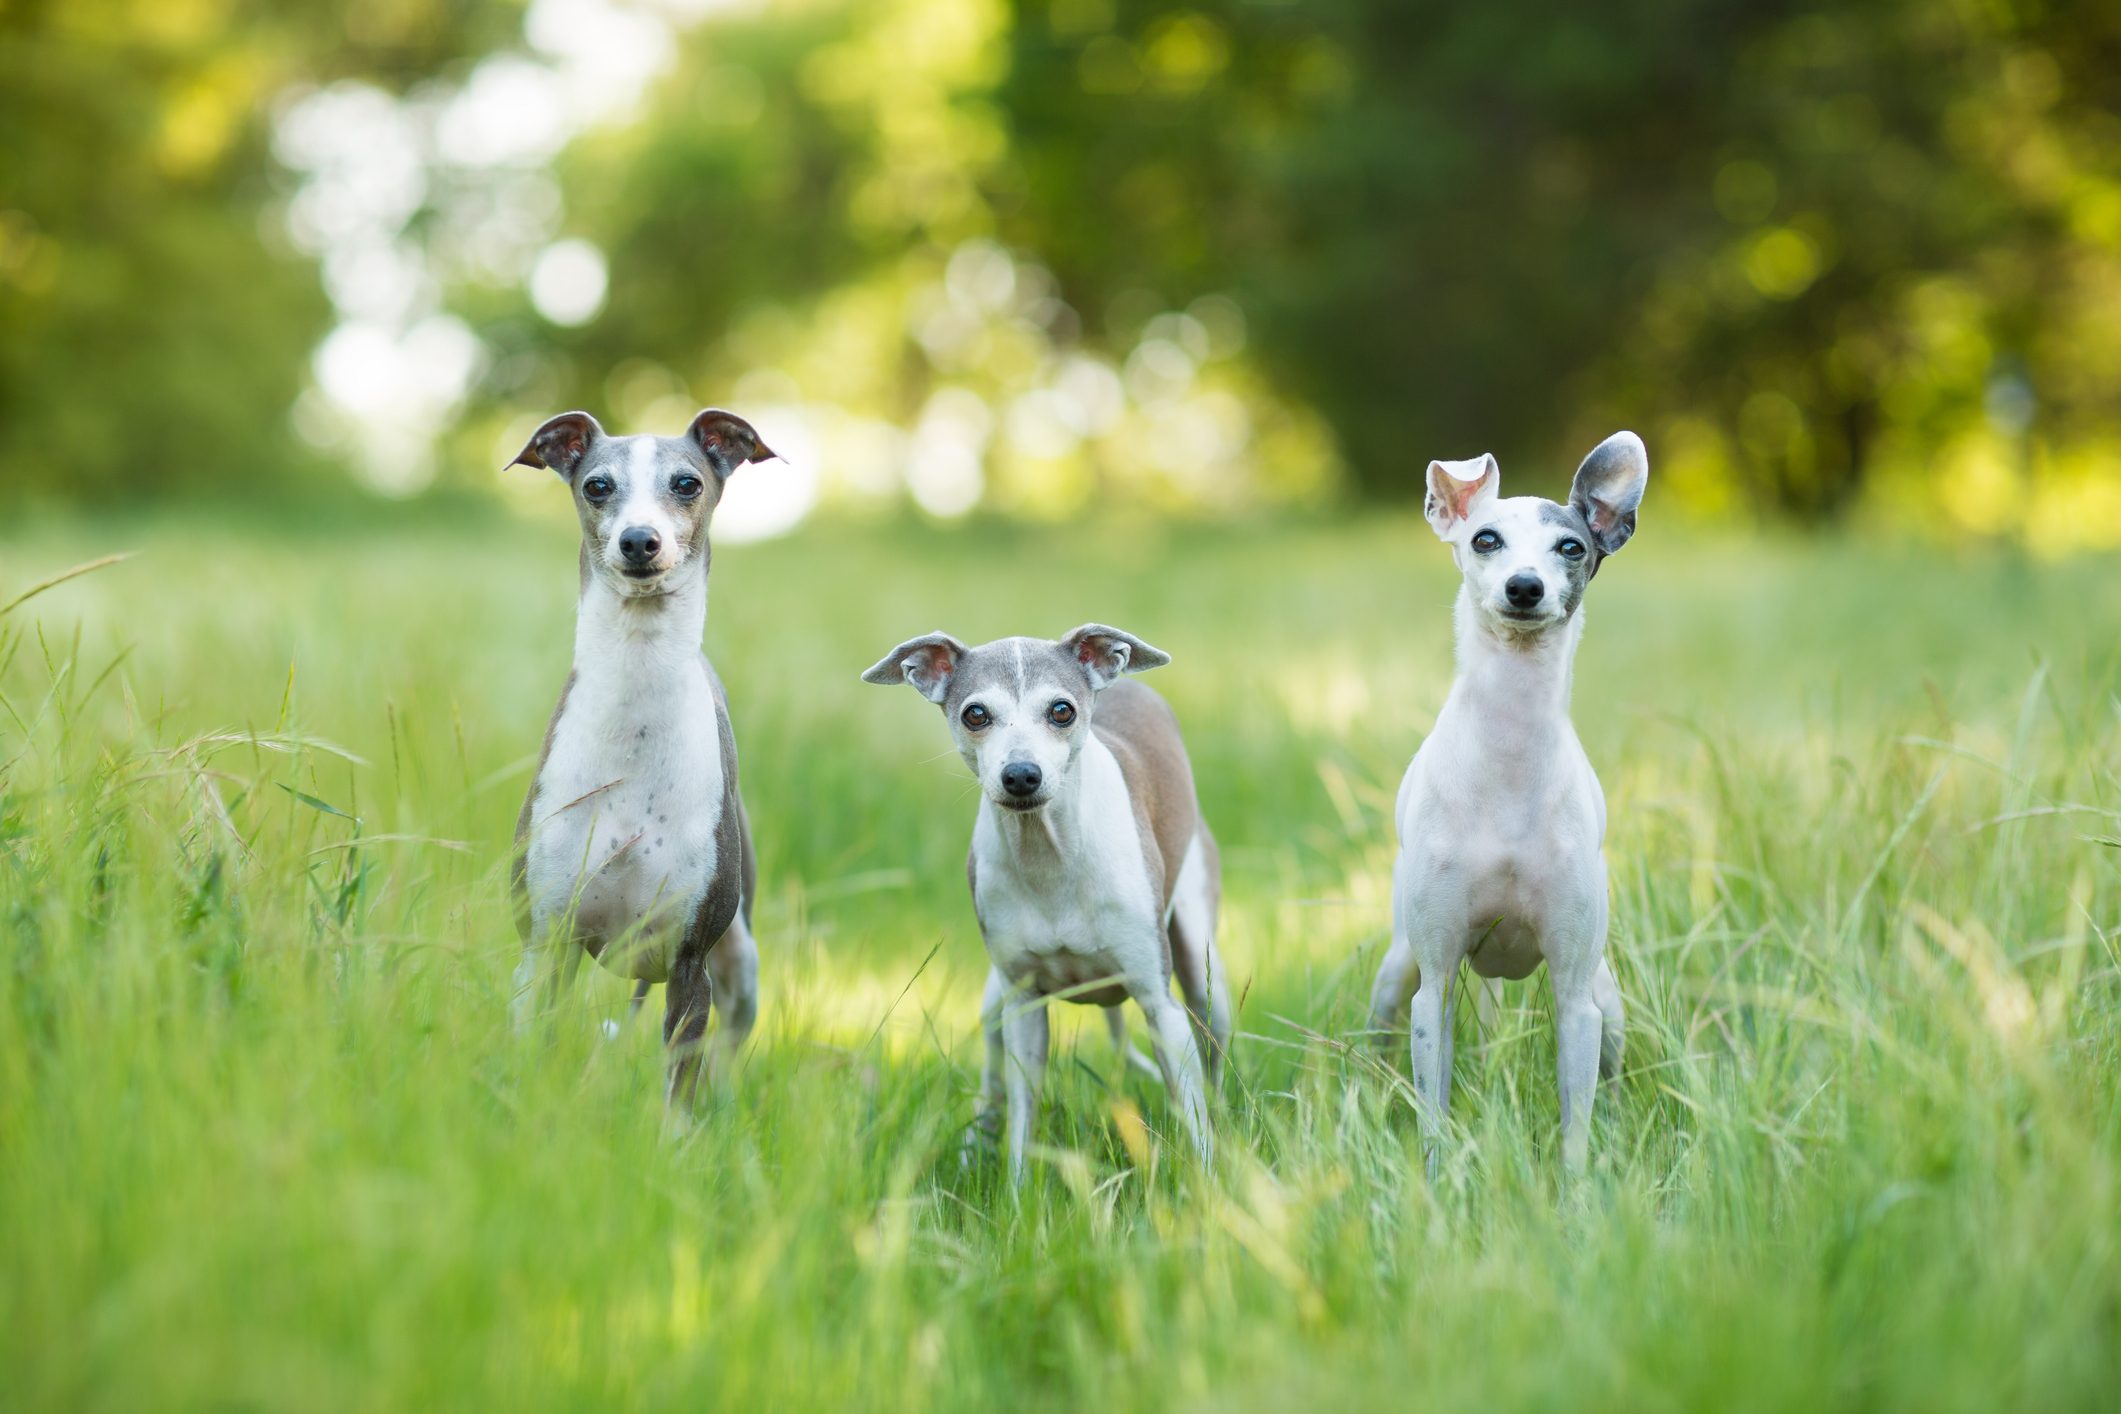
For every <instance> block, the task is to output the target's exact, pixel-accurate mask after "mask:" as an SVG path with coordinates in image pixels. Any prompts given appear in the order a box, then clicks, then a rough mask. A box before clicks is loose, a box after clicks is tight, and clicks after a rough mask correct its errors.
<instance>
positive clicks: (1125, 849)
mask: <svg viewBox="0 0 2121 1414" xmlns="http://www.w3.org/2000/svg"><path fill="white" fill-rule="evenodd" d="M1080 772H1081V775H1080V782H1079V787H1078V788H1079V790H1080V792H1081V796H1080V799H1079V800H1077V801H1075V802H1074V804H1075V806H1076V809H1075V812H1074V814H1073V820H1072V822H1071V823H1069V824H1066V825H1056V826H1055V827H1053V830H1052V833H1051V834H1050V835H1047V834H1046V833H1045V832H1046V831H1047V829H1048V828H1049V826H1048V823H1047V822H1045V821H1041V820H1027V821H1021V822H1019V821H1016V820H1006V819H1002V818H1000V811H1001V807H999V806H996V805H994V804H992V803H985V804H982V806H981V808H980V814H979V819H978V822H977V823H976V824H975V825H974V827H973V835H972V848H973V855H974V859H975V864H976V877H977V881H978V883H977V887H976V889H975V891H974V897H975V900H976V902H977V904H978V907H979V915H980V921H981V926H982V928H983V929H984V931H985V933H986V938H987V950H988V953H989V955H990V956H991V957H992V958H993V960H994V965H995V967H996V968H997V969H999V970H1000V972H1001V974H1002V975H1003V976H1004V977H1006V978H1007V979H1008V980H1009V981H1010V982H1011V983H1013V984H1015V985H1016V986H1018V987H1021V988H1024V989H1026V990H1028V991H1031V992H1033V993H1040V994H1045V995H1051V994H1053V993H1055V992H1063V991H1071V990H1072V989H1086V988H1087V989H1088V990H1083V991H1074V992H1073V996H1074V998H1075V999H1087V998H1089V997H1092V996H1098V995H1100V994H1101V993H1102V992H1103V991H1104V989H1103V988H1094V987H1090V986H1089V984H1093V983H1100V982H1105V983H1109V982H1111V981H1112V980H1113V979H1116V978H1119V977H1152V976H1157V975H1159V974H1161V973H1162V972H1163V971H1164V958H1163V956H1162V953H1163V947H1162V942H1161V939H1162V936H1163V932H1162V928H1163V918H1162V917H1161V912H1162V910H1161V908H1160V907H1159V905H1160V899H1159V898H1158V897H1157V893H1156V891H1155V890H1154V889H1152V888H1151V887H1150V881H1149V872H1148V866H1147V864H1146V862H1145V855H1144V853H1143V849H1142V839H1141V831H1140V827H1139V825H1138V824H1137V822H1136V820H1135V816H1134V807H1133V805H1132V804H1131V802H1130V801H1129V799H1128V795H1127V784H1126V780H1125V778H1124V777H1123V776H1122V775H1121V772H1120V768H1119V762H1118V761H1117V760H1116V759H1115V758H1114V757H1113V755H1112V753H1111V751H1110V750H1108V749H1107V748H1106V747H1105V746H1104V745H1103V743H1101V742H1096V741H1093V742H1092V743H1091V745H1090V746H1088V747H1086V748H1085V750H1084V752H1083V760H1082V763H1081V768H1080ZM1048 809H1049V811H1050V810H1051V809H1052V807H1048ZM1017 830H1022V831H1024V832H1026V833H1028V834H1030V835H1032V836H1033V838H1031V839H1029V840H1027V841H1026V842H1025V844H1024V845H1023V846H1022V847H1020V848H1013V847H1012V846H1011V843H1010V842H1009V840H1008V839H1006V838H1005V835H1004V832H1005V831H1017Z"/></svg>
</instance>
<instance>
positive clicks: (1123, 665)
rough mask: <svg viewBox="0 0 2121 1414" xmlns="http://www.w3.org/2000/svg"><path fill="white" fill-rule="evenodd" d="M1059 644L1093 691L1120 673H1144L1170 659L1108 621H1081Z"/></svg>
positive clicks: (1114, 679) (1112, 680)
mask: <svg viewBox="0 0 2121 1414" xmlns="http://www.w3.org/2000/svg"><path fill="white" fill-rule="evenodd" d="M1060 644H1061V647H1063V648H1065V649H1067V650H1068V651H1069V652H1070V653H1072V654H1074V655H1075V661H1076V662H1078V663H1081V664H1082V665H1083V670H1084V671H1085V672H1087V673H1089V674H1090V687H1091V690H1092V691H1095V692H1102V691H1104V690H1105V689H1106V688H1108V687H1110V686H1111V685H1112V684H1113V683H1114V682H1117V681H1118V680H1119V676H1120V674H1121V673H1146V672H1148V671H1149V669H1151V668H1161V667H1162V666H1163V665H1164V664H1166V663H1168V662H1170V661H1171V655H1170V654H1169V653H1166V652H1164V650H1163V649H1161V648H1153V647H1151V646H1150V645H1149V644H1146V643H1144V642H1142V641H1141V640H1140V639H1138V638H1136V637H1135V636H1134V635H1133V634H1131V633H1128V632H1126V631H1125V630H1124V629H1116V628H1113V627H1112V626H1111V625H1109V624H1084V625H1083V626H1082V627H1081V628H1079V629H1077V630H1076V631H1075V632H1073V633H1071V634H1069V635H1068V636H1067V637H1066V638H1063V639H1062V640H1061V641H1060Z"/></svg>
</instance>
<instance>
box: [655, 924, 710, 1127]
mask: <svg viewBox="0 0 2121 1414" xmlns="http://www.w3.org/2000/svg"><path fill="white" fill-rule="evenodd" d="M663 992H664V998H663V1044H664V1045H665V1046H667V1047H669V1049H670V1088H669V1089H668V1090H667V1091H666V1092H665V1100H666V1102H667V1103H668V1104H670V1105H672V1106H683V1107H684V1108H686V1109H690V1108H691V1107H692V1103H693V1099H694V1093H695V1091H696V1090H697V1088H698V1085H699V1075H700V1048H701V1043H702V1041H703V1039H704V1038H705V1036H706V1035H707V1013H708V1011H709V1010H710V1009H711V1007H712V1006H713V1003H714V982H713V979H711V978H710V977H709V976H708V974H707V964H706V960H705V959H704V958H699V957H691V956H685V957H680V958H679V959H678V960H677V963H676V965H675V966H673V967H672V968H671V969H670V981H669V983H668V985H666V986H665V987H664V988H663Z"/></svg>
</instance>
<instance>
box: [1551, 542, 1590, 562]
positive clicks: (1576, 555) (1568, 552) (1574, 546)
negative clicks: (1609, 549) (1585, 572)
mask: <svg viewBox="0 0 2121 1414" xmlns="http://www.w3.org/2000/svg"><path fill="white" fill-rule="evenodd" d="M1554 548H1555V549H1556V550H1558V551H1560V552H1561V557H1562V558H1563V559H1565V560H1580V559H1582V558H1583V554H1584V550H1583V542H1582V541H1581V540H1577V539H1575V538H1574V537H1571V538H1569V539H1567V540H1564V541H1562V542H1561V543H1560V544H1559V545H1556V546H1555V547H1554Z"/></svg>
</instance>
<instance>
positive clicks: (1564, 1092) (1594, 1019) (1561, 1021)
mask: <svg viewBox="0 0 2121 1414" xmlns="http://www.w3.org/2000/svg"><path fill="white" fill-rule="evenodd" d="M1603 1022H1604V1018H1603V1017H1602V1016H1601V1015H1600V1013H1599V1011H1598V1003H1597V1002H1595V1001H1593V1000H1592V999H1591V989H1590V987H1589V985H1588V979H1586V980H1585V983H1584V984H1582V985H1577V986H1575V987H1573V988H1570V989H1569V990H1567V991H1566V992H1565V991H1564V989H1563V985H1562V979H1561V977H1560V976H1559V975H1558V974H1557V975H1556V977H1555V980H1554V1029H1555V1033H1556V1034H1555V1058H1556V1060H1555V1063H1556V1067H1557V1069H1556V1076H1557V1079H1558V1080H1559V1082H1560V1087H1561V1159H1562V1163H1563V1165H1564V1166H1565V1167H1566V1168H1567V1169H1568V1171H1569V1172H1570V1173H1572V1174H1575V1173H1581V1172H1583V1166H1584V1163H1585V1161H1586V1160H1587V1159H1588V1158H1589V1157H1590V1152H1591V1101H1592V1099H1593V1097H1594V1096H1595V1095H1596V1094H1597V1089H1598V1038H1599V1031H1600V1028H1601V1026H1602V1025H1603Z"/></svg>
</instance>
